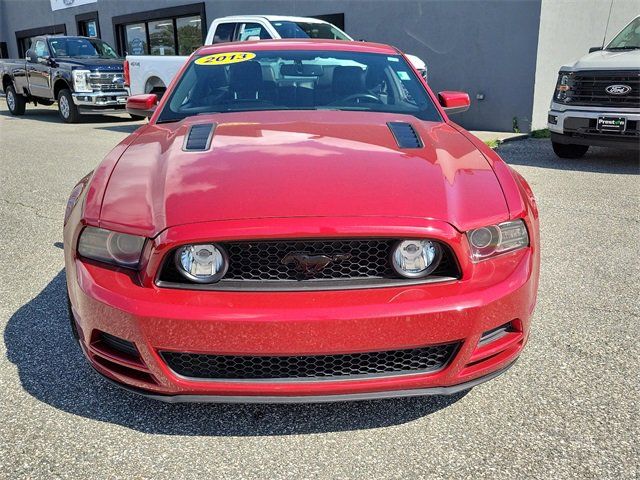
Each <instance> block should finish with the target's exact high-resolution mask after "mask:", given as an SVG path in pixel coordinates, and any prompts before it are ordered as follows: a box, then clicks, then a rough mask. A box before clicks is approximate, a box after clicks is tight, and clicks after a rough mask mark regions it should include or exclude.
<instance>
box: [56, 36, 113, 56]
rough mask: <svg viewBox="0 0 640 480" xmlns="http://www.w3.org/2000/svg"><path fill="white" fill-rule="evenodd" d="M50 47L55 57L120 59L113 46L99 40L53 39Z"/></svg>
mask: <svg viewBox="0 0 640 480" xmlns="http://www.w3.org/2000/svg"><path fill="white" fill-rule="evenodd" d="M49 45H51V51H52V53H53V56H54V57H73V58H83V57H84V58H88V57H94V58H118V54H117V53H116V51H115V50H114V49H113V48H111V45H109V44H108V43H106V42H103V41H102V40H98V39H97V38H63V37H61V38H51V39H50V40H49Z"/></svg>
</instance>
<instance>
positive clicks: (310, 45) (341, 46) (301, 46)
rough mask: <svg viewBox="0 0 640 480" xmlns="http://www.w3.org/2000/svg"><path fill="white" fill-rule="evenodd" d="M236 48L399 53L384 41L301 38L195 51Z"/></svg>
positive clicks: (203, 49) (234, 44)
mask: <svg viewBox="0 0 640 480" xmlns="http://www.w3.org/2000/svg"><path fill="white" fill-rule="evenodd" d="M234 50H241V51H251V50H260V51H262V50H332V51H344V52H362V53H381V54H386V55H397V54H398V53H399V51H398V50H397V49H396V48H394V47H392V46H390V45H385V44H382V43H370V42H353V41H348V40H319V39H299V38H296V39H281V40H253V41H248V42H247V41H245V42H227V43H218V44H216V45H207V46H204V47H200V48H199V49H198V50H197V51H196V52H195V53H196V54H198V55H210V54H214V53H218V52H231V51H234Z"/></svg>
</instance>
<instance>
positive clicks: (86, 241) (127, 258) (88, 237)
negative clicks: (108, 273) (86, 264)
mask: <svg viewBox="0 0 640 480" xmlns="http://www.w3.org/2000/svg"><path fill="white" fill-rule="evenodd" d="M144 241H145V238H144V237H138V236H136V235H128V234H126V233H117V232H111V231H109V230H105V229H103V228H97V227H86V228H85V229H84V230H83V231H82V233H81V234H80V240H79V242H78V254H79V255H80V256H82V257H85V258H90V259H92V260H98V261H99V262H105V263H111V264H113V265H118V266H120V267H127V268H137V267H138V264H139V263H140V256H141V255H142V248H143V247H144Z"/></svg>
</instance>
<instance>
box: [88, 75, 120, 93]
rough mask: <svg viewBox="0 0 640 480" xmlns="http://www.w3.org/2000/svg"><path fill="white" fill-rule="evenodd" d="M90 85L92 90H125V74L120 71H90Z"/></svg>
mask: <svg viewBox="0 0 640 480" xmlns="http://www.w3.org/2000/svg"><path fill="white" fill-rule="evenodd" d="M89 86H90V87H91V89H92V90H94V91H100V92H119V91H125V88H124V74H123V73H120V72H115V73H114V72H109V73H90V74H89Z"/></svg>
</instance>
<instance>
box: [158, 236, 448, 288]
mask: <svg viewBox="0 0 640 480" xmlns="http://www.w3.org/2000/svg"><path fill="white" fill-rule="evenodd" d="M397 242H398V240H397V239H339V240H315V239H309V240H273V241H268V240H264V241H262V240H257V241H239V242H223V243H220V245H221V246H222V247H224V249H225V250H226V252H227V254H228V258H229V269H228V270H227V273H226V275H225V276H224V278H223V279H222V280H220V281H219V282H217V283H214V284H211V285H204V286H203V285H193V284H189V281H188V280H186V279H185V278H184V277H183V276H182V275H181V274H180V272H179V271H178V269H177V267H176V265H175V261H174V252H171V253H170V254H169V255H167V257H166V259H165V262H164V265H163V268H162V270H161V272H160V276H159V282H158V284H159V285H160V286H165V287H173V288H185V287H186V288H189V287H192V288H206V289H211V290H243V289H244V290H247V289H248V290H297V289H308V288H315V289H340V288H367V287H375V286H391V285H398V284H400V285H402V284H408V283H410V282H413V283H425V282H433V281H445V280H452V279H456V278H459V277H460V271H459V269H458V264H457V262H456V260H455V258H454V255H453V252H451V250H450V249H449V247H447V246H446V245H444V244H440V245H441V247H442V250H443V255H442V259H441V260H440V263H439V264H438V267H437V268H436V270H434V271H433V272H432V273H431V274H430V275H429V276H427V277H426V278H422V279H419V280H410V279H406V278H401V277H400V276H399V275H398V274H397V273H396V272H395V271H394V269H393V267H392V266H391V254H392V252H393V249H394V248H395V245H396V243H397ZM297 253H305V254H309V255H313V256H319V255H325V256H327V257H329V258H331V259H333V261H331V262H330V263H329V264H328V265H327V266H326V267H324V268H322V269H319V270H317V271H310V272H309V271H307V272H305V273H303V272H301V270H300V268H299V266H298V265H297V264H296V263H295V262H293V261H292V262H286V261H285V258H286V257H287V255H290V254H297Z"/></svg>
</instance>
